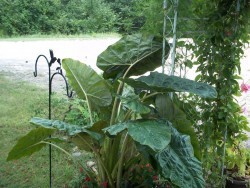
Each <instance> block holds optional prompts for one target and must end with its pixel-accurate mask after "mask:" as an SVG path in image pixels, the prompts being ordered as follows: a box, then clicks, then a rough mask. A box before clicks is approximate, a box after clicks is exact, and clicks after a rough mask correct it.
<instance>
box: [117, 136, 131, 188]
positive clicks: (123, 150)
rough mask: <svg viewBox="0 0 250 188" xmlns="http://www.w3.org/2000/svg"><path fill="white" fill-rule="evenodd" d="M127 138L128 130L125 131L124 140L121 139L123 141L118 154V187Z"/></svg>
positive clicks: (118, 185)
mask: <svg viewBox="0 0 250 188" xmlns="http://www.w3.org/2000/svg"><path fill="white" fill-rule="evenodd" d="M127 140H128V132H127V133H126V135H125V137H124V140H123V143H122V148H121V156H120V160H119V165H118V171H117V179H116V187H120V184H121V176H122V167H123V159H124V155H125V151H126V146H127Z"/></svg>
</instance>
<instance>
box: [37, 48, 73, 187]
mask: <svg viewBox="0 0 250 188" xmlns="http://www.w3.org/2000/svg"><path fill="white" fill-rule="evenodd" d="M49 52H50V61H49V60H48V58H47V57H46V56H45V55H39V56H38V57H37V59H36V63H35V71H34V76H35V77H37V63H38V60H39V59H40V57H44V58H45V60H46V62H47V64H48V69H49V119H51V94H52V81H53V78H54V76H55V75H60V76H61V77H62V78H63V79H64V82H65V84H66V92H67V96H68V97H71V96H72V92H70V93H69V87H68V82H67V80H66V78H65V76H64V75H63V71H62V67H61V60H60V59H59V58H58V59H57V58H56V57H55V56H54V53H53V51H52V50H49ZM55 62H57V63H58V64H59V67H57V68H56V71H57V72H55V73H53V74H51V66H52V64H53V63H55ZM49 173H50V174H49V181H50V188H51V187H52V155H51V145H49Z"/></svg>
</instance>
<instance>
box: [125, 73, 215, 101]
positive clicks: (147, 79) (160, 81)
mask: <svg viewBox="0 0 250 188" xmlns="http://www.w3.org/2000/svg"><path fill="white" fill-rule="evenodd" d="M124 81H125V82H126V83H127V84H128V85H130V86H132V87H134V88H140V89H147V90H148V89H151V90H154V91H158V92H189V93H193V94H196V95H199V96H201V97H205V98H216V97H217V92H216V90H215V88H214V87H212V86H210V85H208V84H206V83H201V82H195V81H193V80H189V79H185V78H180V77H177V76H168V75H165V74H163V73H158V72H151V73H150V75H149V76H141V77H139V78H137V79H130V78H126V79H124Z"/></svg>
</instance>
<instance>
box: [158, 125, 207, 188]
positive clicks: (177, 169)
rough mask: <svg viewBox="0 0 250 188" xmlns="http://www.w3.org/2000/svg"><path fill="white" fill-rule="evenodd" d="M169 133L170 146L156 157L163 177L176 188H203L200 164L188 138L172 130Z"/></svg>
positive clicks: (203, 182)
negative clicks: (170, 133) (170, 136)
mask: <svg viewBox="0 0 250 188" xmlns="http://www.w3.org/2000/svg"><path fill="white" fill-rule="evenodd" d="M171 131H172V138H171V142H170V144H169V145H168V146H167V147H166V148H165V149H164V150H163V151H162V152H160V153H159V154H157V155H156V158H157V159H158V161H159V164H160V166H161V168H162V173H163V175H164V177H166V178H168V179H170V180H171V182H172V183H173V184H174V185H176V186H178V187H183V188H189V187H197V188H199V187H205V181H204V179H203V176H202V167H201V163H200V161H199V160H197V159H196V158H195V157H194V155H193V148H192V145H191V143H190V140H189V137H188V136H186V135H181V134H180V133H179V132H178V131H177V130H175V129H174V128H171Z"/></svg>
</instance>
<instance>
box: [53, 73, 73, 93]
mask: <svg viewBox="0 0 250 188" xmlns="http://www.w3.org/2000/svg"><path fill="white" fill-rule="evenodd" d="M57 74H59V75H60V76H61V77H62V78H63V79H64V83H65V85H66V92H67V94H66V95H67V97H69V98H71V97H72V95H73V91H71V92H70V93H69V85H68V82H67V80H66V77H65V76H64V75H63V73H62V70H61V69H60V70H58V72H55V73H54V74H53V75H52V76H51V79H50V83H51V88H52V81H53V78H54V76H55V75H57Z"/></svg>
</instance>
